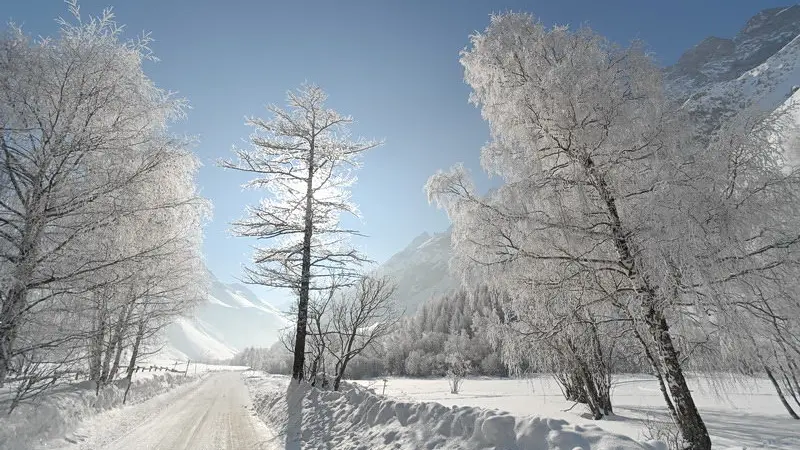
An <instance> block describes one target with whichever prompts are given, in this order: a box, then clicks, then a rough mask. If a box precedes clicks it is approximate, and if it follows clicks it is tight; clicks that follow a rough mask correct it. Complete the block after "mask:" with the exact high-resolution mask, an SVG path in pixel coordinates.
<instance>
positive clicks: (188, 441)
mask: <svg viewBox="0 0 800 450" xmlns="http://www.w3.org/2000/svg"><path fill="white" fill-rule="evenodd" d="M69 441H72V442H71V443H69V442H68V443H67V444H66V445H65V446H63V447H60V448H64V449H105V450H123V449H125V450H134V449H142V450H144V449H147V450H150V449H154V450H155V449H164V450H167V449H169V450H178V449H192V450H195V449H197V450H200V449H236V450H239V449H241V450H250V449H259V450H260V449H265V450H272V449H277V448H279V447H278V446H277V445H276V444H278V443H279V442H280V441H279V440H277V439H275V437H274V434H273V433H271V432H270V430H269V429H268V428H267V426H266V425H264V423H263V422H262V421H261V420H259V419H258V417H256V416H255V415H254V412H253V405H252V403H251V402H250V396H249V394H248V392H247V388H246V387H245V385H244V383H243V381H242V377H241V374H240V373H238V372H223V373H215V374H211V375H209V376H208V377H207V378H206V379H205V380H203V381H201V382H199V383H197V384H194V383H192V384H191V385H189V386H182V387H179V388H177V389H175V391H173V392H170V393H167V394H164V395H162V396H159V397H156V398H153V399H152V400H149V401H146V402H144V403H141V404H139V405H136V406H134V407H131V408H122V409H120V410H117V411H112V412H111V413H108V414H100V415H99V416H97V417H95V418H92V419H90V420H88V421H87V422H85V423H84V424H83V425H82V426H81V428H80V429H79V430H78V431H77V432H76V433H75V435H74V436H71V437H70V438H69ZM51 448H52V447H51Z"/></svg>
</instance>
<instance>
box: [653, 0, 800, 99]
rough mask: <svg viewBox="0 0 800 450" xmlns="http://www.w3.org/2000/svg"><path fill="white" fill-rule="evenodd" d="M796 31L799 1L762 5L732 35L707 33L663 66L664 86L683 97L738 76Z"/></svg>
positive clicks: (799, 24)
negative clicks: (791, 4)
mask: <svg viewBox="0 0 800 450" xmlns="http://www.w3.org/2000/svg"><path fill="white" fill-rule="evenodd" d="M798 34H800V5H793V6H789V7H785V8H771V9H765V10H763V11H761V12H759V13H758V14H756V15H755V16H753V17H751V18H750V20H748V21H747V23H746V24H745V26H744V28H742V29H741V30H740V31H739V33H738V34H736V36H734V37H733V38H732V39H728V38H720V37H714V36H712V37H708V38H706V39H704V40H703V41H702V42H700V43H699V44H697V45H696V46H694V47H693V48H691V49H689V50H687V51H686V52H685V53H684V54H683V55H682V56H681V57H680V59H679V60H678V62H677V63H675V64H674V65H672V66H669V67H667V68H665V70H664V73H665V76H666V79H667V81H668V89H669V90H670V92H671V93H672V94H673V95H674V96H675V97H676V98H682V99H684V100H685V99H686V98H688V97H689V96H690V95H692V94H693V93H695V92H698V91H702V90H705V89H707V88H709V87H711V86H712V85H714V84H718V83H724V82H727V81H731V80H735V79H737V78H739V77H741V76H742V75H743V74H744V73H745V72H748V71H750V70H752V69H754V68H756V67H758V66H759V65H761V64H763V63H764V62H765V61H767V60H768V59H769V58H770V57H772V56H773V55H775V54H777V53H779V52H780V51H781V50H782V49H783V48H784V47H785V46H786V45H787V44H789V43H790V42H791V41H792V40H794V39H795V38H796V37H797V36H798Z"/></svg>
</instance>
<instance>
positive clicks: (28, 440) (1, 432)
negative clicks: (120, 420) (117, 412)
mask: <svg viewBox="0 0 800 450" xmlns="http://www.w3.org/2000/svg"><path fill="white" fill-rule="evenodd" d="M195 380H196V378H194V377H184V376H183V375H176V374H171V373H167V374H164V372H161V373H157V372H151V373H146V374H142V376H135V378H134V384H133V385H132V386H131V390H130V392H129V393H128V401H127V404H128V405H135V404H138V403H141V402H143V401H145V400H147V399H149V398H151V397H153V396H156V395H158V394H160V393H163V392H165V391H168V390H170V389H172V388H174V387H176V386H178V385H182V384H189V385H192V384H193V382H194V381H195ZM125 387H126V382H125V381H124V380H121V381H118V382H116V383H113V384H112V385H110V386H107V387H105V388H103V389H101V390H100V392H99V395H95V388H94V384H93V383H91V382H87V381H84V382H79V383H65V384H62V385H60V386H57V387H56V388H54V389H53V390H52V391H51V392H49V393H47V394H44V395H42V396H41V397H40V398H38V399H35V400H32V401H31V402H27V403H24V404H22V405H20V406H18V407H17V408H16V409H14V411H13V412H12V413H11V414H10V415H9V414H7V411H8V409H7V403H6V401H0V407H2V414H0V449H14V450H25V449H29V448H33V447H34V446H36V445H38V444H41V443H43V442H46V441H47V440H49V439H53V438H57V439H59V440H63V439H64V436H65V435H69V433H70V432H71V431H72V430H73V429H74V428H75V427H76V426H77V425H78V423H80V421H81V420H84V419H87V418H89V417H92V416H94V415H96V414H99V413H101V412H102V411H106V410H109V409H113V408H116V407H118V406H120V405H121V404H122V396H123V394H124V392H125Z"/></svg>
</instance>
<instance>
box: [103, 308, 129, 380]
mask: <svg viewBox="0 0 800 450" xmlns="http://www.w3.org/2000/svg"><path fill="white" fill-rule="evenodd" d="M132 310H133V308H132V307H131V305H130V304H126V305H125V306H123V308H122V311H120V314H119V318H118V319H117V326H116V327H115V328H114V336H113V338H112V340H111V343H110V345H109V347H108V355H107V357H108V356H109V355H111V354H113V355H114V360H113V364H112V365H111V367H109V368H108V369H107V372H106V376H105V379H104V381H105V382H110V381H111V380H113V379H114V378H115V377H116V376H117V372H118V371H119V363H120V358H122V349H123V348H124V345H123V344H122V341H123V338H124V337H125V330H126V329H127V328H128V321H129V320H130V316H131V311H132Z"/></svg>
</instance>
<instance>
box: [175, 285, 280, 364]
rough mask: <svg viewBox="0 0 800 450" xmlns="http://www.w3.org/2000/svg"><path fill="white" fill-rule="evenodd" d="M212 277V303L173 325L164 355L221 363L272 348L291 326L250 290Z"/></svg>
mask: <svg viewBox="0 0 800 450" xmlns="http://www.w3.org/2000/svg"><path fill="white" fill-rule="evenodd" d="M211 276H212V280H211V289H210V291H209V296H208V299H207V300H206V301H205V302H203V303H202V304H201V305H200V306H198V308H197V310H196V311H195V312H194V314H193V315H192V316H191V317H188V318H182V319H179V320H178V321H176V322H175V323H174V324H172V325H170V327H169V328H168V329H167V332H166V335H167V339H168V345H167V348H165V349H164V352H163V354H164V355H168V357H171V358H181V359H182V358H189V359H193V360H219V359H228V358H230V357H232V356H233V355H234V354H235V353H236V352H237V351H239V350H242V349H243V348H245V347H252V346H258V347H268V346H270V345H272V344H273V343H274V342H276V341H277V339H278V331H279V330H280V329H281V328H283V327H285V326H286V325H287V324H288V323H289V322H288V320H287V319H286V318H285V317H284V316H283V314H282V312H281V311H280V310H278V309H277V308H275V307H274V306H272V305H270V304H269V303H268V302H266V301H264V300H262V299H259V298H258V297H257V296H256V295H255V294H254V293H253V292H252V291H250V290H249V289H248V288H247V287H245V286H243V285H241V284H238V283H232V284H224V283H222V282H220V281H219V280H217V279H216V278H214V277H213V275H211Z"/></svg>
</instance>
